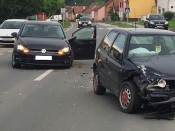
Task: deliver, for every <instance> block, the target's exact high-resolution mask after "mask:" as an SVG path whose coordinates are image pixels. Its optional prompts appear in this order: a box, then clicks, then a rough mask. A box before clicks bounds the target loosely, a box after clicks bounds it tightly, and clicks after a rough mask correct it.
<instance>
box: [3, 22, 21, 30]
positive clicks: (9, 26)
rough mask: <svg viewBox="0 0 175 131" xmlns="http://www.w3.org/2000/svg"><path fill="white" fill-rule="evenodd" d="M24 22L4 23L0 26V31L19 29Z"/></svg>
mask: <svg viewBox="0 0 175 131" xmlns="http://www.w3.org/2000/svg"><path fill="white" fill-rule="evenodd" d="M23 24H24V21H4V22H3V23H2V24H1V29H20V28H21V27H22V25H23Z"/></svg>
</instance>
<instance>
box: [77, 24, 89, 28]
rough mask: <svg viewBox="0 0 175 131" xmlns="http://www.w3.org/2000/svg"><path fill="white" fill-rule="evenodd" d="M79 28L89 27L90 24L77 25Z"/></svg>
mask: <svg viewBox="0 0 175 131" xmlns="http://www.w3.org/2000/svg"><path fill="white" fill-rule="evenodd" d="M78 26H79V27H83V26H91V24H78Z"/></svg>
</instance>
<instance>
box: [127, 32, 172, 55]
mask: <svg viewBox="0 0 175 131" xmlns="http://www.w3.org/2000/svg"><path fill="white" fill-rule="evenodd" d="M174 50H175V36H166V35H164V36H153V35H146V36H145V35H139V36H138V35H137V36H132V37H131V40H130V44H129V50H128V58H137V57H152V56H158V55H175V52H174Z"/></svg>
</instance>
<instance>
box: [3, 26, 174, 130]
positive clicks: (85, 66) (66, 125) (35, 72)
mask: <svg viewBox="0 0 175 131" xmlns="http://www.w3.org/2000/svg"><path fill="white" fill-rule="evenodd" d="M76 27H77V25H75V24H74V27H73V28H72V29H71V30H69V31H68V32H66V35H67V38H71V34H72V33H73V32H74V31H75V30H77V29H76ZM97 28H98V30H97V38H98V40H97V43H99V42H100V41H101V39H102V37H103V36H104V35H105V33H106V32H107V31H108V30H109V29H110V28H112V26H108V25H102V24H97ZM11 50H12V47H4V46H1V47H0V131H173V130H175V124H174V121H168V120H154V119H151V120H150V119H144V118H143V116H142V114H143V113H144V112H145V111H140V112H139V113H137V114H125V113H122V112H121V111H120V109H119V106H118V100H117V97H115V96H114V95H113V94H111V93H110V92H109V91H107V93H106V94H105V95H104V96H97V95H94V93H93V88H92V69H91V67H92V64H93V60H88V61H74V64H73V67H72V68H70V69H48V68H31V67H30V68H26V67H23V68H22V69H13V68H12V67H11ZM43 73H44V74H43ZM42 74H43V75H42ZM43 76H45V77H43Z"/></svg>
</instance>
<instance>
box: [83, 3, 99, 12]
mask: <svg viewBox="0 0 175 131" xmlns="http://www.w3.org/2000/svg"><path fill="white" fill-rule="evenodd" d="M95 7H96V4H91V5H90V6H89V7H87V9H85V10H84V11H83V12H85V13H90V12H91V11H92V10H93V9H94V8H95Z"/></svg>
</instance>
